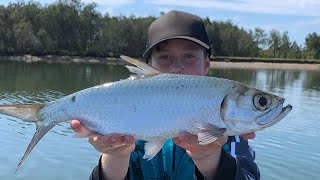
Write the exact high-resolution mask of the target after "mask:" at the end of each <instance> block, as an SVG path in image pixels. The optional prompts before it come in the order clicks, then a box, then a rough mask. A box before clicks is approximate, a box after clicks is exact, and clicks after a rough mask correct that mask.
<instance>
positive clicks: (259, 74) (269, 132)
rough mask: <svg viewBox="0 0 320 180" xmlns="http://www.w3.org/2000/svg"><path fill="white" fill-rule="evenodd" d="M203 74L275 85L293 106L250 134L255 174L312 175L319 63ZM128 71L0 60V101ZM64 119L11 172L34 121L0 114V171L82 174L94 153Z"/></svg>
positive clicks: (43, 96) (317, 162)
mask: <svg viewBox="0 0 320 180" xmlns="http://www.w3.org/2000/svg"><path fill="white" fill-rule="evenodd" d="M209 75H210V76H217V77H224V78H228V79H233V80H236V81H240V82H243V83H246V84H249V85H252V86H255V87H257V88H260V89H263V90H265V91H269V92H272V93H275V94H277V95H280V96H283V97H285V98H286V99H287V101H286V103H289V104H291V105H292V106H293V110H292V112H290V113H289V115H288V116H287V117H286V118H285V119H284V120H283V121H281V122H279V123H278V124H276V125H275V126H273V127H271V128H269V129H266V130H264V131H260V132H257V137H256V138H255V139H254V140H251V141H250V144H251V145H252V146H253V147H254V149H255V151H256V154H257V158H256V162H257V164H258V166H259V168H260V171H261V176H262V179H266V180H269V179H272V180H273V179H279V180H280V179H281V180H282V179H288V180H289V179H290V180H291V179H297V180H300V179H320V175H319V171H318V168H319V167H320V151H319V149H320V140H319V137H320V131H319V127H320V121H319V120H320V110H319V106H320V72H319V71H307V70H300V71H294V70H263V69H259V70H252V69H251V70H249V69H248V70H246V69H214V70H211V71H210V73H209ZM128 76H129V72H128V71H127V70H126V69H125V68H123V67H122V66H107V65H84V64H82V65H75V64H44V63H38V64H25V63H14V62H0V104H5V103H6V104H8V103H34V102H37V103H44V102H48V101H51V100H54V99H56V98H60V97H63V96H64V95H66V94H70V93H72V92H75V91H78V90H80V89H83V88H87V87H90V86H94V85H98V84H101V83H104V82H110V81H115V80H119V79H124V78H126V77H128ZM69 126H70V125H69V123H63V124H61V125H59V126H56V127H54V128H53V129H52V130H51V131H50V132H49V133H48V134H47V135H46V136H45V137H44V138H43V139H42V140H41V141H40V142H39V144H38V145H37V146H36V148H35V149H34V150H33V151H32V153H31V154H30V156H29V157H28V159H27V160H26V161H25V162H24V164H23V165H22V167H21V169H20V170H19V171H18V173H17V174H16V175H14V171H15V167H16V165H17V164H18V162H19V160H20V158H21V157H22V155H23V153H24V151H25V149H26V147H27V145H28V144H29V142H30V140H31V137H32V135H33V133H34V131H35V125H34V124H31V123H26V122H22V121H20V120H18V119H15V118H12V117H8V116H4V115H0V137H1V138H0V144H1V149H0V179H12V180H20V179H34V180H37V179H39V180H40V179H52V180H53V179H88V177H89V175H90V173H91V171H92V169H93V168H94V166H96V163H97V161H98V158H99V153H98V152H96V151H95V150H94V148H93V147H92V146H91V145H89V143H88V142H87V140H86V139H76V138H72V135H73V131H72V130H71V129H70V127H69Z"/></svg>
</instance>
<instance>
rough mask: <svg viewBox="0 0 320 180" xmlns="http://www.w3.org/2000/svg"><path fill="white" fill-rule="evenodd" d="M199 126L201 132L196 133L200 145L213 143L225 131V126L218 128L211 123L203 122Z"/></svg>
mask: <svg viewBox="0 0 320 180" xmlns="http://www.w3.org/2000/svg"><path fill="white" fill-rule="evenodd" d="M199 128H200V129H201V130H202V132H200V133H198V141H199V144H200V145H206V144H210V143H213V142H214V141H215V140H217V139H218V138H219V137H220V136H221V135H223V133H225V132H226V129H225V128H219V127H217V126H215V125H213V124H205V125H204V126H202V127H199Z"/></svg>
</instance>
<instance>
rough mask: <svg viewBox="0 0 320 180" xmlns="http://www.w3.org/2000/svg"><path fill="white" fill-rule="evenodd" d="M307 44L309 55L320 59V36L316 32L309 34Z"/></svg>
mask: <svg viewBox="0 0 320 180" xmlns="http://www.w3.org/2000/svg"><path fill="white" fill-rule="evenodd" d="M305 44H306V50H307V51H308V57H311V58H314V59H320V36H319V35H318V34H317V33H315V32H313V33H311V34H308V35H307V37H306V39H305Z"/></svg>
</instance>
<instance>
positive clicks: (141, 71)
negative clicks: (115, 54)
mask: <svg viewBox="0 0 320 180" xmlns="http://www.w3.org/2000/svg"><path fill="white" fill-rule="evenodd" d="M125 67H126V68H127V69H128V70H129V71H130V72H131V73H133V74H138V75H145V74H146V73H147V72H145V71H143V69H139V68H137V67H134V66H125Z"/></svg>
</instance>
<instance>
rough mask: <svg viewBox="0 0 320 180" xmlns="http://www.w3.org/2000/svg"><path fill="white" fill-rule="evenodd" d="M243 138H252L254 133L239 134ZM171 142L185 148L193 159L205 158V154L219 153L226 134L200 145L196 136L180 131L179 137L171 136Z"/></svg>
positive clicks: (225, 139) (225, 140)
mask: <svg viewBox="0 0 320 180" xmlns="http://www.w3.org/2000/svg"><path fill="white" fill-rule="evenodd" d="M241 137H242V138H244V139H254V138H255V133H254V132H252V133H247V134H243V135H241ZM172 140H173V142H174V143H175V144H177V145H179V146H180V147H182V148H184V149H186V151H187V154H188V155H189V156H190V157H191V158H192V159H194V160H196V159H202V158H206V157H207V156H211V155H214V154H219V155H220V153H221V147H222V146H223V145H224V144H225V143H226V142H227V140H228V138H227V136H224V135H222V136H220V137H219V138H218V139H217V140H216V141H215V142H213V143H210V144H207V145H200V144H199V142H198V136H197V135H192V134H190V133H187V132H182V133H180V135H179V137H176V138H173V139H172Z"/></svg>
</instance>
